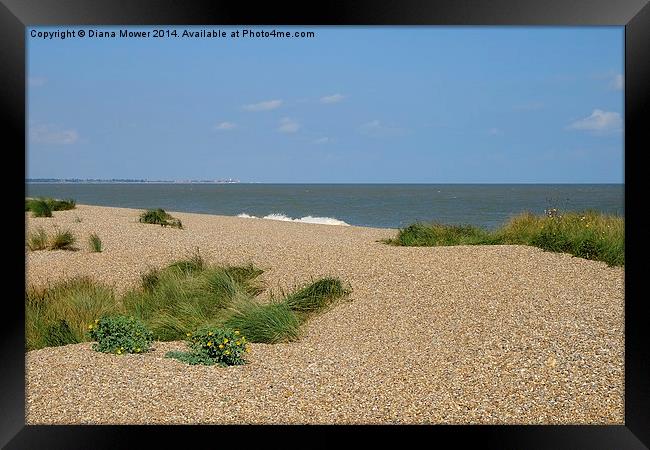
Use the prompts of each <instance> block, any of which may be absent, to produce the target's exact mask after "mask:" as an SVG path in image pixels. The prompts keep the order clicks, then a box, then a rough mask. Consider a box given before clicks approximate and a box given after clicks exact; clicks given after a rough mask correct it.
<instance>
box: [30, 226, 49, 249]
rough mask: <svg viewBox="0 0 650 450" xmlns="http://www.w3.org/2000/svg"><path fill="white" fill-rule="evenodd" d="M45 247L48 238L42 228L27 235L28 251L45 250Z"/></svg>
mask: <svg viewBox="0 0 650 450" xmlns="http://www.w3.org/2000/svg"><path fill="white" fill-rule="evenodd" d="M47 246H48V236H47V233H46V232H45V230H44V229H43V227H38V228H37V229H36V231H33V232H31V233H29V235H28V236H27V248H29V249H30V250H32V251H36V250H45V249H46V248H47Z"/></svg>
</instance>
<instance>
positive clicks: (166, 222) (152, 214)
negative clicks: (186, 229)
mask: <svg viewBox="0 0 650 450" xmlns="http://www.w3.org/2000/svg"><path fill="white" fill-rule="evenodd" d="M140 222H141V223H150V224H154V225H160V226H163V227H166V226H170V227H174V228H180V229H182V228H183V223H182V222H181V221H180V220H179V219H176V218H174V217H172V216H171V215H170V214H169V213H167V212H166V211H165V210H164V209H162V208H157V209H148V210H146V211H144V212H143V213H142V214H140Z"/></svg>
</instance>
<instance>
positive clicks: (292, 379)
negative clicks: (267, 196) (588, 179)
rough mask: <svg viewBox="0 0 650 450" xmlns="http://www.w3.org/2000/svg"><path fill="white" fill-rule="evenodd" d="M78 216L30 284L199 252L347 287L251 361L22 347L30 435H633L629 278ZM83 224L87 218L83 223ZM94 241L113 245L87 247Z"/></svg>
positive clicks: (270, 282)
mask: <svg viewBox="0 0 650 450" xmlns="http://www.w3.org/2000/svg"><path fill="white" fill-rule="evenodd" d="M138 214H139V211H138V210H134V209H125V208H107V207H96V206H86V205H78V206H77V208H76V209H75V210H71V211H58V212H54V218H50V219H41V218H38V219H37V218H31V217H29V218H27V214H26V220H27V223H28V230H33V229H34V227H36V226H44V227H45V228H46V229H47V230H52V229H53V228H52V227H53V226H54V225H55V224H56V225H58V226H59V227H61V228H62V229H64V228H68V229H70V230H71V231H72V232H73V233H74V234H75V235H76V236H78V237H79V239H80V240H79V244H78V245H79V247H80V250H79V251H76V252H70V251H47V250H45V251H38V252H26V254H27V257H26V264H27V265H26V271H27V277H28V282H29V283H32V284H43V283H46V282H48V281H50V282H51V281H53V280H56V279H59V278H62V277H69V276H73V275H78V274H86V275H91V276H93V277H95V278H96V279H98V280H101V281H104V282H107V283H110V284H113V285H114V286H115V287H116V289H117V290H123V289H125V288H127V287H129V286H130V285H132V284H133V283H136V282H137V281H138V280H139V274H140V272H143V271H145V270H146V269H147V268H148V267H152V266H163V265H165V264H167V263H169V262H170V261H172V260H174V259H177V258H179V257H182V256H184V255H186V254H188V253H190V252H191V251H192V250H193V249H194V248H195V247H199V248H200V252H201V254H202V255H203V257H204V258H205V259H206V260H207V261H208V262H210V263H215V264H227V263H231V264H240V263H248V262H252V263H255V264H256V265H258V266H260V267H262V268H264V269H265V270H266V272H265V273H264V274H263V275H262V279H263V280H264V281H265V283H266V285H267V287H268V288H271V289H281V288H284V289H287V288H291V287H292V286H294V285H295V284H300V283H304V282H308V281H309V280H310V279H311V278H317V277H321V276H328V275H331V276H338V277H340V278H342V279H343V280H345V281H347V282H349V283H350V284H351V286H352V289H353V293H352V295H351V296H350V300H351V301H349V302H344V303H341V304H339V305H337V306H336V307H334V308H333V309H331V310H330V311H328V312H327V313H325V314H322V315H320V316H319V317H316V318H314V319H313V320H311V321H310V322H308V323H307V324H306V326H305V327H304V331H303V335H302V336H301V338H300V339H299V340H298V341H296V342H292V343H289V344H275V345H265V344H252V345H251V352H250V353H248V354H247V360H248V364H246V365H244V366H236V367H228V368H220V367H214V366H212V367H205V366H188V365H184V364H183V363H181V362H178V361H176V360H172V359H166V358H164V354H165V352H166V351H168V350H170V349H182V348H183V347H184V345H183V343H181V342H166V343H162V342H157V343H155V346H154V350H153V351H152V352H150V353H148V354H145V355H122V356H117V355H106V354H100V353H97V352H94V351H92V350H91V349H90V345H91V344H90V343H83V344H76V345H68V346H65V347H58V348H47V349H41V350H36V351H31V352H28V353H27V355H26V365H27V404H26V405H27V408H26V415H27V417H26V421H27V423H28V424H52V423H60V424H81V423H83V424H91V423H103V424H135V423H151V424H162V423H167V424H177V423H188V424H197V423H314V424H317V423H318V424H320V423H383V424H387V423H454V424H470V423H471V424H500V423H508V424H530V423H540V424H541V423H555V424H623V423H624V403H623V400H624V384H623V382H624V317H623V313H624V270H623V269H622V268H610V267H607V265H606V264H604V263H601V262H596V261H588V260H585V259H580V258H574V257H571V256H570V255H566V254H555V253H548V252H543V251H542V250H540V249H537V248H533V247H526V246H458V247H433V248H415V247H393V246H388V245H385V244H382V243H379V242H376V241H377V240H378V239H382V238H385V237H389V236H392V235H393V234H394V232H395V230H387V229H373V228H360V227H345V226H332V225H313V224H304V223H292V222H280V221H273V220H263V219H244V218H237V217H223V216H211V215H202V214H188V213H174V212H172V213H171V214H172V215H174V216H175V217H178V218H180V219H181V220H182V221H183V225H184V226H185V229H184V230H177V229H173V228H162V227H160V226H157V225H148V224H140V223H138V222H137V218H138ZM77 218H79V219H81V221H80V222H79V221H78V220H77ZM92 232H96V233H98V234H99V236H100V237H101V239H102V241H103V243H104V247H105V250H104V252H102V253H90V251H89V249H88V243H87V239H88V236H89V235H90V233H92Z"/></svg>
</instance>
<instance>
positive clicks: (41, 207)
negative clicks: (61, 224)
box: [25, 197, 76, 217]
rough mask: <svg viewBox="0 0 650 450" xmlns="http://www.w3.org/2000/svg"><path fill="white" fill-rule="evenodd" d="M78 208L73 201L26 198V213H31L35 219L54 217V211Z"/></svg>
mask: <svg viewBox="0 0 650 450" xmlns="http://www.w3.org/2000/svg"><path fill="white" fill-rule="evenodd" d="M74 208H76V202H75V200H73V199H65V200H59V199H54V198H51V197H39V198H26V199H25V212H27V211H31V212H32V215H33V216H34V217H52V211H68V210H70V209H74Z"/></svg>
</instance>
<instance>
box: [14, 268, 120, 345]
mask: <svg viewBox="0 0 650 450" xmlns="http://www.w3.org/2000/svg"><path fill="white" fill-rule="evenodd" d="M118 309H119V307H118V303H117V302H116V301H115V297H114V295H113V291H112V289H111V288H110V287H109V286H106V285H103V284H101V283H98V282H96V281H94V280H92V279H90V278H87V277H76V278H72V279H69V280H65V281H60V282H57V283H55V284H54V285H52V286H50V287H46V288H29V289H27V291H26V293H25V329H26V336H25V337H26V348H27V350H35V349H39V348H43V347H53V346H59V345H67V344H76V343H79V342H85V341H87V340H88V336H87V326H88V324H89V323H91V322H93V321H94V320H95V319H99V318H100V317H101V316H103V315H106V314H111V313H114V312H116V311H117V310H118Z"/></svg>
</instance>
